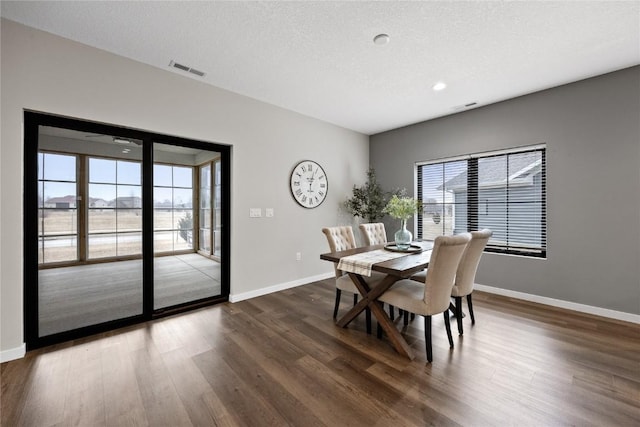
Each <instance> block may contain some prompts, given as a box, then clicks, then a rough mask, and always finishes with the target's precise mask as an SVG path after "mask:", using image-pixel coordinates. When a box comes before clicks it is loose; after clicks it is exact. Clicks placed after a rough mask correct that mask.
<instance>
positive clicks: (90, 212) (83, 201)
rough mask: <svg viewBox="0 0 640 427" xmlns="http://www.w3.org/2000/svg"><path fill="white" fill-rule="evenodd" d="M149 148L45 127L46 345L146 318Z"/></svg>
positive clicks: (41, 200)
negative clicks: (145, 162)
mask: <svg viewBox="0 0 640 427" xmlns="http://www.w3.org/2000/svg"><path fill="white" fill-rule="evenodd" d="M141 147H142V142H141V141H137V140H122V139H118V138H115V137H114V136H111V135H102V134H91V133H88V132H79V131H75V130H70V129H63V128H56V127H49V126H39V133H38V248H39V250H38V267H39V268H38V289H37V291H38V319H37V320H38V336H39V337H46V336H49V335H53V334H57V333H61V332H67V331H72V330H75V329H79V328H84V327H88V326H93V325H99V324H102V323H105V322H110V321H114V320H119V319H125V318H128V317H133V316H137V315H141V314H142V312H143V304H142V299H143V290H142V198H141V196H142V194H141V189H142V173H141V171H142V169H141V164H142V148H141ZM98 261H99V262H98Z"/></svg>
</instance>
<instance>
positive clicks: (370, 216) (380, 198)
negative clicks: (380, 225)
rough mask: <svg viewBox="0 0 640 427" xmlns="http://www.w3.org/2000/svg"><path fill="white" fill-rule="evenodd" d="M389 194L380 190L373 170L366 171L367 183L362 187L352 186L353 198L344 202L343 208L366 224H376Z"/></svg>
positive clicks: (382, 213) (381, 215)
mask: <svg viewBox="0 0 640 427" xmlns="http://www.w3.org/2000/svg"><path fill="white" fill-rule="evenodd" d="M389 195H390V194H389V193H388V192H385V191H384V190H382V187H381V186H380V184H379V183H378V181H376V172H375V170H374V169H373V168H369V170H368V171H367V182H366V183H365V184H364V185H363V186H362V187H356V186H355V185H354V186H353V196H352V197H350V198H349V199H347V201H346V202H345V208H346V209H347V211H349V212H350V213H351V214H352V215H353V216H356V217H361V218H364V219H365V220H366V221H367V222H376V221H377V220H379V219H380V218H382V217H383V216H384V215H385V213H384V208H385V206H386V205H387V201H388V199H389Z"/></svg>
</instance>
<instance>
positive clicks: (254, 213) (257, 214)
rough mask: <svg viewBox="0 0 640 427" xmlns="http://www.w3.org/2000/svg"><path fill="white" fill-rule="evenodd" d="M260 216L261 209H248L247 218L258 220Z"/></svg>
mask: <svg viewBox="0 0 640 427" xmlns="http://www.w3.org/2000/svg"><path fill="white" fill-rule="evenodd" d="M261 216H262V208H251V209H249V218H260V217H261Z"/></svg>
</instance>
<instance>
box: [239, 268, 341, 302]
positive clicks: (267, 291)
mask: <svg viewBox="0 0 640 427" xmlns="http://www.w3.org/2000/svg"><path fill="white" fill-rule="evenodd" d="M332 277H335V276H334V273H333V272H331V273H324V274H319V275H317V276H311V277H305V278H303V279H298V280H294V281H291V282H286V283H280V284H277V285H273V286H269V287H266V288H261V289H256V290H255V291H250V292H243V293H240V294H230V295H229V302H240V301H243V300H246V299H251V298H256V297H260V296H262V295H267V294H271V293H273V292H278V291H284V290H285V289H291V288H295V287H296V286H300V285H306V284H309V283H313V282H317V281H318V280H324V279H330V278H332Z"/></svg>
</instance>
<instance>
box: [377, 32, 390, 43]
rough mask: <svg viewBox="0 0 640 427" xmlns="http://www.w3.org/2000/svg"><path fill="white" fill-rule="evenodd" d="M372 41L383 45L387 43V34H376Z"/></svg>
mask: <svg viewBox="0 0 640 427" xmlns="http://www.w3.org/2000/svg"><path fill="white" fill-rule="evenodd" d="M373 42H374V43H375V44H378V45H383V44H387V43H389V35H388V34H378V35H377V36H375V37H374V38H373Z"/></svg>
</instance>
